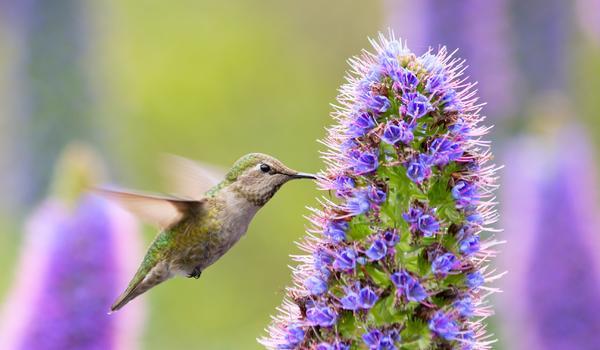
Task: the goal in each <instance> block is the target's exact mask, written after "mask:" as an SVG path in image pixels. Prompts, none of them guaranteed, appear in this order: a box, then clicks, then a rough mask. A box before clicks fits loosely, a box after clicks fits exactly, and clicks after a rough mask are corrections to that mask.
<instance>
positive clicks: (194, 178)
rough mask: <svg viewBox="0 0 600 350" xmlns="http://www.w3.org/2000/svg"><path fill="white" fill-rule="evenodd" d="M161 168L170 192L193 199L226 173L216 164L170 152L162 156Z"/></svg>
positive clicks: (199, 196)
mask: <svg viewBox="0 0 600 350" xmlns="http://www.w3.org/2000/svg"><path fill="white" fill-rule="evenodd" d="M161 168H162V171H163V175H164V176H165V178H166V180H167V184H168V186H169V191H170V192H173V193H175V194H177V195H179V196H183V197H188V198H194V199H198V198H201V197H202V196H203V194H204V193H205V192H206V191H208V190H209V189H211V188H212V187H213V186H215V185H216V184H218V183H219V182H221V180H223V178H224V177H225V173H226V171H225V170H224V169H222V168H219V167H217V166H214V165H209V164H203V163H199V162H196V161H193V160H190V159H187V158H183V157H180V156H176V155H172V154H165V155H164V156H163V157H162V164H161Z"/></svg>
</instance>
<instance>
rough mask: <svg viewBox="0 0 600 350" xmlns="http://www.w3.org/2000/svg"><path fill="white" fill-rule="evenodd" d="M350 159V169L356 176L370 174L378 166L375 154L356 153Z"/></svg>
mask: <svg viewBox="0 0 600 350" xmlns="http://www.w3.org/2000/svg"><path fill="white" fill-rule="evenodd" d="M351 157H352V160H351V164H352V168H353V169H354V171H355V172H356V174H357V175H362V174H367V173H371V172H373V171H375V170H377V167H378V166H379V160H378V159H377V157H378V156H377V153H375V152H364V153H361V152H356V153H354V154H352V155H351Z"/></svg>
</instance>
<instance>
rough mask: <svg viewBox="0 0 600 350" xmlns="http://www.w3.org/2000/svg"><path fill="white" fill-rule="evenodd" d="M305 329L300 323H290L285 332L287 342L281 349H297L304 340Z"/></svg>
mask: <svg viewBox="0 0 600 350" xmlns="http://www.w3.org/2000/svg"><path fill="white" fill-rule="evenodd" d="M304 334H305V332H304V330H303V329H302V327H300V326H298V325H290V326H289V327H288V328H287V332H286V334H285V340H286V341H287V343H286V344H285V347H281V349H295V348H296V347H297V346H298V345H299V344H300V343H302V341H303V340H304Z"/></svg>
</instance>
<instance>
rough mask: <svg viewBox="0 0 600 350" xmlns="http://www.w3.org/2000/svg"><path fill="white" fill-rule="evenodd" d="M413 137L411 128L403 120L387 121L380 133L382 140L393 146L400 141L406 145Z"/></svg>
mask: <svg viewBox="0 0 600 350" xmlns="http://www.w3.org/2000/svg"><path fill="white" fill-rule="evenodd" d="M413 138H414V136H413V134H412V128H411V127H410V126H409V125H408V124H407V123H406V122H405V121H403V120H402V121H400V122H398V123H394V122H388V123H387V124H386V125H385V129H383V135H381V139H382V140H383V141H384V142H386V143H389V144H390V145H394V146H395V145H397V144H398V143H400V142H402V143H403V144H406V145H407V144H409V143H410V142H411V141H412V140H413Z"/></svg>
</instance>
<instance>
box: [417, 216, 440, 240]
mask: <svg viewBox="0 0 600 350" xmlns="http://www.w3.org/2000/svg"><path fill="white" fill-rule="evenodd" d="M417 228H418V229H419V231H421V232H422V233H423V235H424V236H425V237H431V236H433V235H434V234H435V233H436V232H438V231H439V229H440V223H439V222H438V221H437V220H436V218H435V217H434V216H433V215H430V214H424V215H421V216H420V217H419V219H418V220H417Z"/></svg>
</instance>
